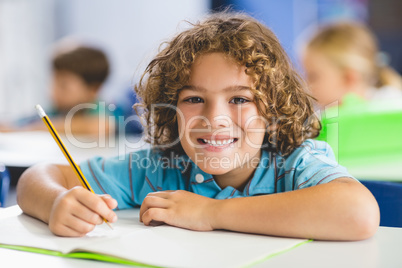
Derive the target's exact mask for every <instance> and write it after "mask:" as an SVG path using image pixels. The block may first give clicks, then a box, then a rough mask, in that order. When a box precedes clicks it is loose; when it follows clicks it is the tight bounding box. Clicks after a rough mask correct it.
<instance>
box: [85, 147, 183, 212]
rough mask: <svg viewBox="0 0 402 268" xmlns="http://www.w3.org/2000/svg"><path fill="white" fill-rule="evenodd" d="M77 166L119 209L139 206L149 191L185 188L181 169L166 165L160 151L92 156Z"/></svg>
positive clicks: (96, 190) (97, 191)
mask: <svg viewBox="0 0 402 268" xmlns="http://www.w3.org/2000/svg"><path fill="white" fill-rule="evenodd" d="M80 167H81V170H82V172H83V174H84V176H85V177H86V179H87V180H88V182H89V184H90V185H91V187H92V189H93V190H94V192H95V193H96V194H109V195H111V196H112V197H113V198H114V199H116V201H117V202H118V209H125V208H130V207H134V206H140V205H141V204H142V202H143V200H144V198H145V197H146V196H147V194H148V193H150V192H156V191H162V190H177V189H185V181H183V177H182V176H181V171H180V169H178V168H177V167H170V166H167V165H165V162H164V158H162V156H161V154H159V153H158V152H155V151H153V150H151V149H146V150H141V151H136V152H131V153H129V154H126V155H121V156H117V157H114V158H108V159H105V158H102V157H95V158H92V159H89V160H87V161H85V162H83V163H81V165H80Z"/></svg>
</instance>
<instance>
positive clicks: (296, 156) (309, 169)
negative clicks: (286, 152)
mask: <svg viewBox="0 0 402 268" xmlns="http://www.w3.org/2000/svg"><path fill="white" fill-rule="evenodd" d="M285 163H286V166H287V167H286V169H287V170H294V172H292V175H293V176H294V178H292V180H293V189H294V190H296V189H302V188H307V187H311V186H315V185H318V184H323V183H327V182H330V181H332V180H334V179H337V178H341V177H349V178H353V176H351V175H350V174H349V173H348V171H347V169H346V168H345V167H343V166H341V165H339V164H338V163H337V161H336V160H335V156H334V153H333V151H332V149H331V147H330V146H329V145H328V144H327V143H326V142H324V141H316V140H307V141H305V142H304V143H303V144H302V145H301V146H300V148H298V149H296V150H295V151H294V152H293V153H292V154H291V155H290V156H289V157H288V158H287V159H286V161H285ZM353 179H354V178H353Z"/></svg>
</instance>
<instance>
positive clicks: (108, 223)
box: [105, 220, 114, 230]
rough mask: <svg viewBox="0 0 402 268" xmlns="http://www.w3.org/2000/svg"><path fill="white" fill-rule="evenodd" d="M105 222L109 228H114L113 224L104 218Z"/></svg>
mask: <svg viewBox="0 0 402 268" xmlns="http://www.w3.org/2000/svg"><path fill="white" fill-rule="evenodd" d="M105 223H106V224H107V225H108V226H109V227H110V229H112V230H114V229H113V226H112V225H111V224H110V222H108V221H106V220H105Z"/></svg>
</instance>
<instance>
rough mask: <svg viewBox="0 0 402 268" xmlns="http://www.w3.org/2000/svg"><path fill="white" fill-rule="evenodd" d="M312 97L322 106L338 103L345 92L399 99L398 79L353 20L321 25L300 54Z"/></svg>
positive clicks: (401, 90) (401, 94) (373, 40)
mask: <svg viewBox="0 0 402 268" xmlns="http://www.w3.org/2000/svg"><path fill="white" fill-rule="evenodd" d="M302 63H303V65H304V68H305V72H306V75H307V81H308V83H309V86H310V89H311V90H312V94H313V96H314V97H315V98H316V99H317V101H318V103H319V104H320V106H322V107H328V106H332V105H337V104H342V99H343V98H344V97H345V96H346V95H347V94H350V93H352V94H355V95H357V96H359V97H360V98H362V99H367V100H369V99H375V100H378V99H394V98H402V79H401V77H400V76H399V75H398V73H397V72H396V71H394V70H393V69H392V68H391V67H389V66H388V65H387V60H386V58H385V56H384V55H383V54H381V53H379V50H378V45H377V40H376V38H375V36H374V35H373V34H372V33H371V32H370V30H369V29H368V28H367V27H365V26H364V25H361V24H359V23H356V22H342V23H335V24H331V25H326V26H324V27H322V28H321V29H320V30H319V31H318V32H317V33H316V34H315V35H314V36H313V37H312V38H311V39H310V40H309V41H308V43H307V45H306V47H305V49H304V51H303V57H302Z"/></svg>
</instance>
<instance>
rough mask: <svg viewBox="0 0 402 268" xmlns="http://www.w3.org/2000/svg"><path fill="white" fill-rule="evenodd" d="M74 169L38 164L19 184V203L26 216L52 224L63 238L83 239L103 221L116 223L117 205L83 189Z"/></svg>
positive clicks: (54, 229)
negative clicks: (114, 210) (115, 211)
mask: <svg viewBox="0 0 402 268" xmlns="http://www.w3.org/2000/svg"><path fill="white" fill-rule="evenodd" d="M80 185H81V184H80V181H79V180H78V178H77V177H76V175H75V173H74V171H73V170H72V168H71V167H70V166H63V165H36V166H33V167H31V168H29V169H28V170H26V171H25V172H24V173H23V174H22V175H21V177H20V179H19V181H18V185H17V202H18V205H19V206H20V207H21V209H22V210H23V211H24V213H26V214H28V215H31V216H33V217H35V218H38V219H40V220H42V221H44V222H46V223H48V224H49V228H50V230H51V231H52V232H53V233H54V234H56V235H61V236H82V235H85V234H86V233H88V232H89V231H91V230H92V229H93V228H94V227H95V225H96V224H101V223H102V222H103V221H102V218H101V217H100V215H101V216H102V217H104V218H106V219H107V220H108V221H110V222H114V221H115V220H116V214H115V213H114V212H113V211H112V210H111V209H113V208H115V207H116V205H117V203H116V201H115V200H114V199H112V198H110V196H107V195H106V196H98V195H95V194H93V193H91V192H90V191H88V190H87V189H84V188H82V187H80Z"/></svg>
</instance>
